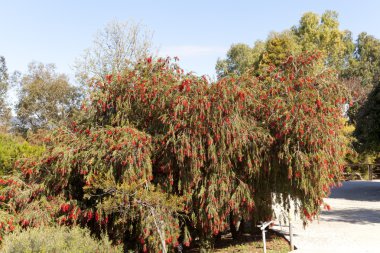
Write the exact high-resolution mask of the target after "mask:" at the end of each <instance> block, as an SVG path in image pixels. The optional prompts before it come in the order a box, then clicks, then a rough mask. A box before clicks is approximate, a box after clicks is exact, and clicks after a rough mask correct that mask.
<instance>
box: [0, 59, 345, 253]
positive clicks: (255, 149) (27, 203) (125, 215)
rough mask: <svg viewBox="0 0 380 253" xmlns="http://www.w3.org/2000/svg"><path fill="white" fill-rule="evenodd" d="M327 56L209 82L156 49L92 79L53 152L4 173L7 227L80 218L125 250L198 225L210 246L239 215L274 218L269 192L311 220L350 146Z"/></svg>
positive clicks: (186, 238) (183, 236) (179, 237)
mask: <svg viewBox="0 0 380 253" xmlns="http://www.w3.org/2000/svg"><path fill="white" fill-rule="evenodd" d="M318 62H319V55H318V54H306V55H301V56H299V57H297V58H292V57H291V58H289V59H288V60H287V62H285V63H284V64H283V65H282V66H281V67H279V68H274V67H269V68H268V70H267V71H266V72H264V73H263V74H262V75H261V76H259V77H253V76H252V75H250V74H249V73H246V74H244V75H242V76H241V77H239V78H236V79H234V78H229V77H227V78H224V79H221V80H219V81H218V82H216V83H210V82H209V81H208V80H207V78H205V77H198V76H195V75H193V74H187V73H184V72H183V70H182V69H180V68H179V67H178V65H177V64H175V63H172V62H171V61H170V60H169V59H157V60H152V59H151V58H148V59H146V60H145V61H142V62H139V63H137V64H136V65H135V66H134V67H133V68H131V69H126V70H125V71H124V72H123V73H120V74H119V75H108V76H106V78H105V82H97V81H94V82H93V83H92V86H91V87H92V88H91V91H92V93H91V95H90V97H89V98H88V99H87V100H86V101H84V102H83V105H82V113H81V114H80V115H79V116H78V119H77V121H76V122H73V123H71V124H69V125H68V126H67V127H62V128H60V129H58V130H56V131H55V133H54V134H52V136H51V137H49V138H48V139H47V140H46V141H47V145H48V147H49V148H48V151H47V152H46V154H45V156H44V157H43V158H42V159H40V160H35V159H29V160H24V161H21V162H19V163H18V164H17V168H18V171H19V175H15V176H14V177H13V178H8V179H4V180H3V181H2V183H3V184H4V185H5V186H6V187H4V188H3V189H2V190H1V194H2V195H1V198H2V206H3V207H4V208H3V209H2V210H3V215H2V216H1V217H2V219H3V223H2V224H4V226H2V228H3V233H6V232H9V230H12V229H13V228H14V227H11V226H14V224H16V225H19V226H24V227H26V226H39V225H41V224H42V223H60V224H66V225H71V224H76V223H79V224H81V225H87V226H89V227H90V228H92V229H93V231H94V232H97V233H100V231H107V232H108V234H109V235H110V236H111V238H113V239H114V240H115V241H121V242H124V245H125V247H126V248H138V249H140V250H142V251H148V250H149V251H152V252H158V251H160V250H161V251H163V252H166V251H168V250H169V251H172V250H174V248H175V246H176V245H177V243H179V242H181V243H184V245H189V244H190V242H191V239H192V237H191V234H193V235H194V234H195V235H197V236H199V238H200V245H201V248H202V250H203V251H207V250H208V249H210V248H212V241H213V237H214V236H215V235H217V234H219V233H220V232H221V231H224V230H225V229H226V228H227V227H228V226H229V225H231V226H233V224H234V223H235V222H236V221H237V219H240V218H245V219H251V218H252V216H254V217H255V219H265V218H270V210H271V205H270V204H271V203H272V196H271V194H272V193H277V194H281V196H282V197H283V199H288V198H287V197H288V196H290V197H291V198H293V199H297V200H299V203H300V207H301V208H302V210H303V218H304V219H305V221H306V220H308V219H312V217H313V216H314V215H315V214H317V213H318V211H319V209H320V205H321V204H322V198H323V197H325V196H327V194H328V191H329V186H330V185H331V184H334V182H336V181H337V179H338V178H339V177H340V173H341V168H342V167H341V165H342V162H343V160H342V157H343V154H344V152H345V149H344V145H343V141H344V140H342V138H341V136H340V135H339V134H338V133H337V132H338V129H339V128H340V127H342V126H341V124H342V123H341V122H342V121H340V120H339V118H340V116H341V105H342V103H344V102H345V101H344V97H343V94H342V91H341V87H340V84H339V83H338V82H337V80H336V75H335V74H334V73H333V72H331V71H329V70H327V71H321V70H320V68H319V67H318V66H320V65H319V64H318ZM285 204H287V202H285ZM263 209H268V210H267V212H261V210H263ZM268 211H269V212H268ZM263 213H264V214H265V215H266V216H265V215H264V216H263ZM258 215H260V216H258ZM6 224H8V225H6ZM187 228H191V229H190V230H191V231H192V233H189V232H188V229H187ZM136 242H137V243H136Z"/></svg>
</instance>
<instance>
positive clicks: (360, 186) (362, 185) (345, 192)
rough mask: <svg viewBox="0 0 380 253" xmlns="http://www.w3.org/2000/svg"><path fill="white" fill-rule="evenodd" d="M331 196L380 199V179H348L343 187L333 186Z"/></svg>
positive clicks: (370, 199)
mask: <svg viewBox="0 0 380 253" xmlns="http://www.w3.org/2000/svg"><path fill="white" fill-rule="evenodd" d="M329 198H330V199H347V200H355V201H380V181H379V180H376V181H346V182H343V184H342V186H341V187H337V188H332V189H331V195H330V196H329Z"/></svg>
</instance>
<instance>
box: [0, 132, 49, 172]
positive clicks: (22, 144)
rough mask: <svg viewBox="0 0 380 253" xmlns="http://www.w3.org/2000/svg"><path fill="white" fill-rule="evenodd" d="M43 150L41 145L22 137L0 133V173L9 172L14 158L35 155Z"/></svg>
mask: <svg viewBox="0 0 380 253" xmlns="http://www.w3.org/2000/svg"><path fill="white" fill-rule="evenodd" d="M43 151H44V148H43V147H41V146H34V145H31V144H29V143H28V142H26V141H25V140H23V139H22V138H18V137H15V136H11V135H8V134H3V133H0V175H4V174H9V173H10V172H11V170H12V168H13V164H14V162H15V161H16V160H18V159H20V158H25V157H27V158H31V157H36V156H39V155H41V154H42V153H43Z"/></svg>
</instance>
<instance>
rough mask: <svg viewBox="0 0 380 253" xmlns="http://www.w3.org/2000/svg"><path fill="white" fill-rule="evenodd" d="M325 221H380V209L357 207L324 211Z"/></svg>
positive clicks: (362, 222) (357, 222)
mask: <svg viewBox="0 0 380 253" xmlns="http://www.w3.org/2000/svg"><path fill="white" fill-rule="evenodd" d="M322 214H323V218H321V220H323V221H335V222H348V223H354V224H363V225H364V224H369V223H380V209H366V208H355V209H348V210H347V209H345V210H330V211H324V212H322Z"/></svg>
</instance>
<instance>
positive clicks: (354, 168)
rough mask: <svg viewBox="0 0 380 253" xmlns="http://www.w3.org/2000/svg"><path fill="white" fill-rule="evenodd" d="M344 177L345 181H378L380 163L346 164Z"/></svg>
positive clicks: (379, 177)
mask: <svg viewBox="0 0 380 253" xmlns="http://www.w3.org/2000/svg"><path fill="white" fill-rule="evenodd" d="M344 176H345V179H346V180H353V179H361V180H373V179H380V163H356V164H347V165H346V167H345V172H344Z"/></svg>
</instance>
